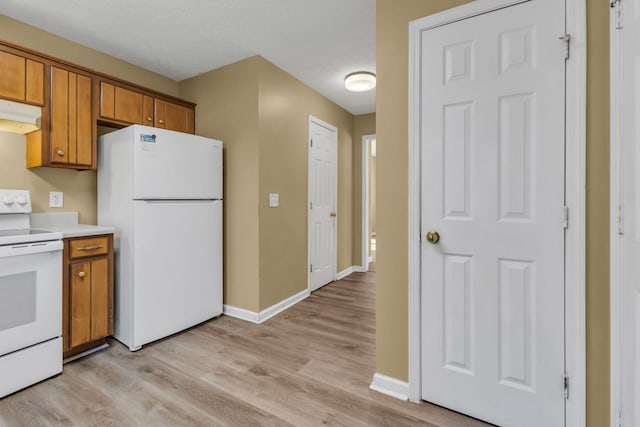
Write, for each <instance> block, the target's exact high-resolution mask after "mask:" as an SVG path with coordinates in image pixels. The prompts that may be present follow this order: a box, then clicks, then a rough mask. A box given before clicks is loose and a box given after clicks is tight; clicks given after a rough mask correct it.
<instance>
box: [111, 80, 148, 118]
mask: <svg viewBox="0 0 640 427" xmlns="http://www.w3.org/2000/svg"><path fill="white" fill-rule="evenodd" d="M142 105H143V95H142V94H141V93H139V92H134V91H132V90H129V89H125V88H122V87H118V86H116V87H115V97H114V115H113V118H114V119H116V120H119V121H121V122H128V123H135V124H142V123H143V120H142Z"/></svg>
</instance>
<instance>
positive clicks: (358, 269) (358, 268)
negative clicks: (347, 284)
mask: <svg viewBox="0 0 640 427" xmlns="http://www.w3.org/2000/svg"><path fill="white" fill-rule="evenodd" d="M367 271H369V268H368V267H363V266H361V265H352V266H351V267H349V268H345V269H344V270H342V271H341V272H340V273H338V274H337V275H336V280H342V279H344V278H345V277H347V276H348V275H350V274H351V273H366V272H367Z"/></svg>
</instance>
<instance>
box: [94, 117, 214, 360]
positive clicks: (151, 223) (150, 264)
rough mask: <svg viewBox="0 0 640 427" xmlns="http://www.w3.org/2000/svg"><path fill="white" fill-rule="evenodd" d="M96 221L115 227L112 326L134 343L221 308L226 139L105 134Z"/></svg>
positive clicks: (141, 131) (139, 130) (159, 132)
mask: <svg viewBox="0 0 640 427" xmlns="http://www.w3.org/2000/svg"><path fill="white" fill-rule="evenodd" d="M98 224H99V225H108V226H112V227H115V228H116V235H115V245H114V246H115V299H114V336H115V338H116V339H117V340H118V341H120V342H122V343H123V344H125V345H127V346H128V347H129V350H131V351H136V350H139V349H140V348H141V347H142V346H143V345H144V344H147V343H150V342H152V341H155V340H157V339H160V338H163V337H166V336H169V335H171V334H173V333H176V332H179V331H181V330H184V329H187V328H189V327H191V326H194V325H197V324H198V323H201V322H204V321H206V320H208V319H211V318H213V317H216V316H219V315H220V314H221V313H222V142H220V141H216V140H212V139H208V138H204V137H200V136H195V135H189V134H184V133H180V132H173V131H168V130H164V129H157V128H152V127H146V126H139V125H135V126H130V127H127V128H124V129H120V130H117V131H114V132H112V133H109V134H106V135H103V136H101V137H100V138H99V140H98Z"/></svg>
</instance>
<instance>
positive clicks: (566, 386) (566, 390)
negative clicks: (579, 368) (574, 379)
mask: <svg viewBox="0 0 640 427" xmlns="http://www.w3.org/2000/svg"><path fill="white" fill-rule="evenodd" d="M564 398H565V399H566V400H569V375H567V374H564Z"/></svg>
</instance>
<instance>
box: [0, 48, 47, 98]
mask: <svg viewBox="0 0 640 427" xmlns="http://www.w3.org/2000/svg"><path fill="white" fill-rule="evenodd" d="M0 48H1V47H0ZM44 69H45V66H44V63H43V62H38V61H35V60H33V59H29V58H25V57H23V56H20V55H16V54H13V53H9V52H5V51H0V98H4V99H9V100H12V101H18V102H25V103H28V104H34V105H40V106H43V105H44V72H45V71H44Z"/></svg>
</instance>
